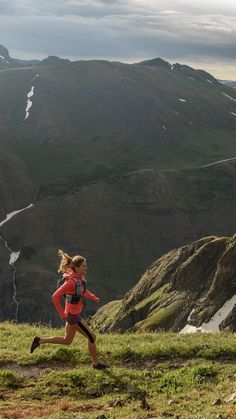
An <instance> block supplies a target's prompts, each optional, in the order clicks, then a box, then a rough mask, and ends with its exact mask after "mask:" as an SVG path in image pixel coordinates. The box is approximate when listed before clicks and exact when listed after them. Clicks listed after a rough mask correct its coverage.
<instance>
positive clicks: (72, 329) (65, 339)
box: [39, 322, 77, 345]
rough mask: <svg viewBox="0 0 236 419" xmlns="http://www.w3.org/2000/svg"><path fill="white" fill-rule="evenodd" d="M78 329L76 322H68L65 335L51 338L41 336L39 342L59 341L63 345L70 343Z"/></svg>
mask: <svg viewBox="0 0 236 419" xmlns="http://www.w3.org/2000/svg"><path fill="white" fill-rule="evenodd" d="M76 330H77V325H76V324H69V323H67V322H66V326H65V336H53V337H51V338H40V340H39V344H40V345H42V344H44V343H58V344H61V345H70V344H71V343H72V342H73V339H74V337H75V333H76Z"/></svg>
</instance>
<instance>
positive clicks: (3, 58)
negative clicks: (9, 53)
mask: <svg viewBox="0 0 236 419" xmlns="http://www.w3.org/2000/svg"><path fill="white" fill-rule="evenodd" d="M0 58H2V60H4V61H5V62H6V63H7V64H9V61H7V59H6V58H5V57H3V55H0Z"/></svg>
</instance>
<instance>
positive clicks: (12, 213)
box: [0, 204, 34, 227]
mask: <svg viewBox="0 0 236 419" xmlns="http://www.w3.org/2000/svg"><path fill="white" fill-rule="evenodd" d="M33 205H34V204H30V205H28V207H25V208H22V209H20V210H17V211H13V212H11V213H10V214H7V216H6V218H5V219H4V220H3V221H1V222H0V227H2V226H3V224H5V223H7V221H9V220H10V219H11V218H12V217H14V216H15V215H16V214H18V213H19V212H21V211H24V210H26V209H27V208H30V207H32V206H33Z"/></svg>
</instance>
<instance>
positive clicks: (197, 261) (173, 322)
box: [94, 235, 236, 332]
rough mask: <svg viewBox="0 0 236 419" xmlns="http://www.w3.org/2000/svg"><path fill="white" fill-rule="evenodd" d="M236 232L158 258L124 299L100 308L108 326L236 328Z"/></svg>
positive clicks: (100, 319)
mask: <svg viewBox="0 0 236 419" xmlns="http://www.w3.org/2000/svg"><path fill="white" fill-rule="evenodd" d="M235 258H236V235H234V236H233V237H214V236H213V237H205V238H202V239H200V240H198V241H196V242H194V243H191V244H189V245H187V246H184V247H181V248H178V249H174V250H172V251H171V252H169V253H167V254H165V255H164V256H162V257H161V258H159V259H157V260H156V261H155V262H153V264H152V265H151V266H150V267H149V268H148V269H147V271H146V272H145V273H144V275H143V276H142V278H141V279H140V281H139V282H138V283H137V285H136V286H134V287H133V288H132V289H131V290H130V291H129V292H128V293H127V294H126V295H125V297H124V298H123V300H120V301H114V302H110V303H109V304H108V305H106V306H104V307H102V308H101V309H100V310H98V312H97V313H96V316H95V319H94V322H95V324H96V325H97V326H98V327H99V328H100V330H102V331H110V332H117V331H121V332H125V331H154V330H160V329H161V330H169V331H174V332H176V331H181V332H188V331H217V330H220V329H221V330H225V329H227V330H231V331H234V332H235V331H236V326H235V325H236V323H235V320H236V266H235Z"/></svg>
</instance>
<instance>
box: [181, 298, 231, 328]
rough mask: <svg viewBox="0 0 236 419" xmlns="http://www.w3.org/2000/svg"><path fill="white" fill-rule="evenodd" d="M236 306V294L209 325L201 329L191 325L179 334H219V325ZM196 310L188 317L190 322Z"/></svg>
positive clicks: (206, 324) (204, 325)
mask: <svg viewBox="0 0 236 419" xmlns="http://www.w3.org/2000/svg"><path fill="white" fill-rule="evenodd" d="M235 304H236V294H235V295H234V296H233V297H232V298H230V299H229V300H227V301H226V302H225V303H224V304H223V306H222V307H221V308H219V310H218V311H217V312H216V313H215V314H214V316H213V317H212V318H211V320H210V321H209V322H207V323H202V325H201V326H200V327H196V326H192V325H191V324H186V325H185V326H184V328H183V329H181V330H180V332H179V333H196V332H202V333H207V332H208V333H209V332H219V331H220V329H219V325H220V324H221V323H222V322H223V320H225V319H226V317H227V316H228V315H229V314H230V312H231V311H232V310H233V308H234V306H235ZM193 311H194V310H192V311H191V313H190V314H189V316H188V321H189V320H190V317H191V315H192V313H193Z"/></svg>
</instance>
